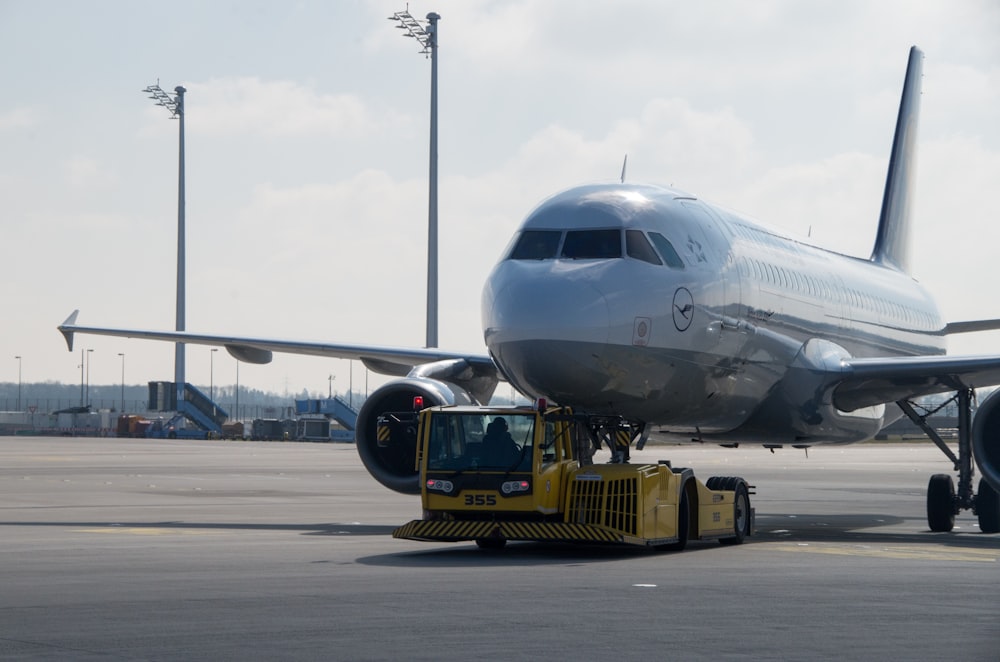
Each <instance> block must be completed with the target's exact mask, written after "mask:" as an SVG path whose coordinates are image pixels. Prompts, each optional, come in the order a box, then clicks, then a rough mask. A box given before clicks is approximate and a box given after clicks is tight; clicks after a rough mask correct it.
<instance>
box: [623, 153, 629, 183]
mask: <svg viewBox="0 0 1000 662" xmlns="http://www.w3.org/2000/svg"><path fill="white" fill-rule="evenodd" d="M627 165H628V154H626V155H625V160H624V161H622V184H624V183H625V167H626V166H627Z"/></svg>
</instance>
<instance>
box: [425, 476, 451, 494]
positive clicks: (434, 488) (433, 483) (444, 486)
mask: <svg viewBox="0 0 1000 662" xmlns="http://www.w3.org/2000/svg"><path fill="white" fill-rule="evenodd" d="M427 489H428V490H430V491H431V492H444V493H445V494H451V493H452V491H454V489H455V485H454V483H452V482H451V481H450V480H440V479H437V478H430V479H428V480H427Z"/></svg>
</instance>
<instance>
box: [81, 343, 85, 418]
mask: <svg viewBox="0 0 1000 662" xmlns="http://www.w3.org/2000/svg"><path fill="white" fill-rule="evenodd" d="M83 352H84V350H83V348H81V349H80V406H81V407H82V406H83V366H84V365H85V364H86V361H85V360H84V358H83V357H84V356H86V355H85V354H84V353H83Z"/></svg>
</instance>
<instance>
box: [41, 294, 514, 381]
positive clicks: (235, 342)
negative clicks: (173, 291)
mask: <svg viewBox="0 0 1000 662" xmlns="http://www.w3.org/2000/svg"><path fill="white" fill-rule="evenodd" d="M79 313H80V311H79V310H74V311H73V313H72V314H71V315H70V316H69V317H67V318H66V321H64V322H63V323H62V324H60V325H59V327H58V328H59V331H60V332H61V333H62V334H63V337H65V338H66V344H67V345H68V346H69V349H70V351H72V350H73V334H75V333H86V334H90V335H96V336H117V337H121V338H142V339H146V340H166V341H170V342H182V343H186V344H192V345H216V346H219V347H225V348H226V351H228V352H229V353H230V354H231V355H232V356H233V357H235V358H236V359H238V360H240V361H245V362H247V363H258V364H263V363H270V361H271V357H272V353H273V352H284V353H288V354H308V355H312V356H325V357H329V358H338V359H357V360H360V361H362V362H363V363H364V364H365V365H366V366H367V367H368V368H369V369H371V370H373V371H374V372H378V373H380V374H385V375H395V376H399V377H402V376H405V375H407V374H409V373H410V371H411V370H412V369H413V368H414V367H416V366H420V365H424V364H428V363H435V362H438V361H454V360H462V361H465V362H466V363H468V364H469V365H470V366H471V367H472V368H473V369H474V370H475V371H476V372H477V373H480V374H481V373H493V374H494V375H496V374H497V370H496V366H495V365H494V363H493V360H492V359H491V358H490V357H489V355H486V354H482V355H475V354H463V353H458V352H446V351H443V350H440V349H437V348H426V349H425V348H419V349H417V348H406V347H380V346H374V345H342V344H336V345H335V344H330V343H322V342H308V341H295V340H273V339H268V338H251V337H242V336H220V335H209V334H204V333H191V332H189V331H148V330H142V329H113V328H104V327H95V326H81V325H79V324H77V323H76V318H77V315H79Z"/></svg>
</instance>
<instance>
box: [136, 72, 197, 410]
mask: <svg viewBox="0 0 1000 662" xmlns="http://www.w3.org/2000/svg"><path fill="white" fill-rule="evenodd" d="M143 92H145V93H147V94H149V98H150V99H152V100H153V101H155V102H156V105H157V106H163V107H164V108H166V109H167V110H169V111H170V119H176V120H180V140H179V148H178V156H177V163H178V165H177V324H176V330H177V331H183V330H184V93H185V92H187V90H186V89H184V88H183V87H181V86H180V85H178V86H177V87H175V88H174V92H176V93H177V96H175V97H173V98H171V96H170V95H169V94H167V93H166V92H164V91H163V90H162V89H160V82H159V81H157V82H156V85H150V86H149V87H147V88H146V89H144V90H143ZM174 388H175V389H176V391H177V402H180V401H181V400H183V399H184V343H180V342H179V343H177V344H176V345H175V349H174Z"/></svg>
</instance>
